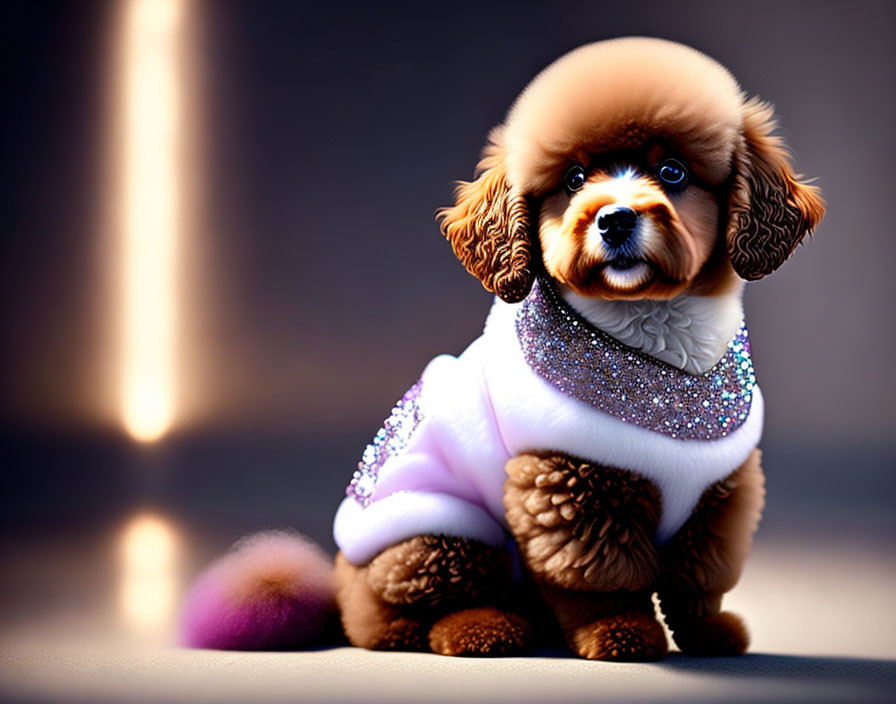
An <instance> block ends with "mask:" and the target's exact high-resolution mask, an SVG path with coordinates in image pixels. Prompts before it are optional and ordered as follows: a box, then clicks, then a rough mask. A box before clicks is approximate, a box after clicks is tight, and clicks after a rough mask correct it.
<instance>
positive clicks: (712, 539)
mask: <svg viewBox="0 0 896 704" xmlns="http://www.w3.org/2000/svg"><path fill="white" fill-rule="evenodd" d="M774 126H775V125H774V122H773V119H772V109H771V107H770V106H768V105H767V104H764V103H762V102H759V101H758V100H756V99H747V98H746V97H745V96H744V94H743V92H742V91H741V89H740V88H739V86H738V84H737V83H736V82H735V80H734V79H733V78H732V76H731V75H730V74H729V73H728V72H727V71H726V70H725V69H724V68H723V67H722V66H720V65H719V64H717V63H716V62H715V61H713V60H711V59H709V58H707V57H706V56H704V55H702V54H700V53H699V52H697V51H695V50H693V49H690V48H688V47H685V46H682V45H678V44H674V43H670V42H667V41H661V40H656V39H644V38H626V39H617V40H613V41H606V42H599V43H596V44H590V45H587V46H584V47H581V48H579V49H577V50H575V51H573V52H571V53H570V54H567V55H566V56H564V57H562V58H561V59H559V60H558V61H556V62H555V63H554V64H552V65H551V66H549V67H548V68H547V69H545V70H544V71H543V72H542V73H541V74H539V75H538V76H537V77H536V78H535V79H534V80H533V81H532V83H531V84H530V85H529V86H528V87H527V88H526V89H525V90H524V91H523V93H522V94H521V95H520V97H519V98H518V100H517V101H516V103H515V104H514V105H513V107H512V108H511V110H510V112H509V114H508V116H507V119H506V121H505V123H504V124H503V125H500V126H498V127H496V128H495V129H494V130H493V131H492V133H491V135H490V136H489V141H488V144H487V145H486V147H485V152H484V156H483V158H482V160H481V161H480V163H479V165H478V169H477V175H476V178H475V180H474V181H472V182H470V183H461V184H460V185H459V187H458V188H457V192H456V203H455V205H454V206H453V207H450V208H446V209H444V210H442V211H441V213H440V217H441V221H442V231H443V233H444V234H445V236H446V237H447V239H448V240H449V241H450V243H451V246H452V248H453V250H454V253H455V255H456V256H457V258H458V259H459V260H460V261H461V263H462V264H463V265H464V266H465V267H466V269H467V270H468V271H469V272H470V273H471V274H473V275H474V276H476V277H477V278H478V279H479V280H480V281H481V282H482V285H483V286H484V287H485V288H486V289H488V290H489V291H491V292H493V293H495V294H496V302H495V304H494V306H493V308H492V310H491V313H490V314H489V317H488V320H487V322H486V325H485V330H484V333H483V335H482V336H481V337H480V338H478V339H477V340H475V341H474V342H473V343H472V344H471V345H470V346H469V347H468V348H467V349H466V351H464V352H463V354H461V355H460V356H459V357H456V358H455V357H449V356H441V357H438V358H436V359H434V360H433V361H432V362H431V363H430V364H429V365H428V366H427V368H426V370H425V371H424V372H423V375H422V376H421V378H420V381H418V382H417V383H416V384H415V385H414V386H413V387H412V389H411V390H410V391H408V393H407V394H405V396H404V397H403V398H402V399H401V401H400V402H399V403H398V405H397V406H396V407H395V409H394V410H393V412H392V414H391V416H390V417H389V419H388V420H387V421H386V423H385V425H384V426H383V428H382V429H381V430H380V432H379V433H378V434H377V436H376V438H375V439H374V442H373V443H372V444H371V445H370V446H368V448H367V450H366V451H365V453H364V456H363V458H362V461H361V463H360V464H359V466H358V470H357V471H356V472H355V474H354V476H353V478H352V480H351V483H350V485H349V487H348V490H347V494H348V495H347V497H346V498H345V500H344V501H343V502H342V504H341V506H340V508H339V510H338V513H337V515H336V519H335V526H334V534H335V537H336V541H337V544H338V545H339V547H340V553H339V555H338V556H337V560H336V571H335V575H336V598H337V602H338V605H339V609H340V613H341V617H342V623H343V626H344V629H345V633H346V634H347V636H348V638H349V639H350V641H351V642H352V643H354V644H356V645H359V646H364V647H367V648H378V649H410V650H425V651H429V650H432V651H434V652H437V653H444V654H452V655H500V654H510V653H515V652H520V651H523V650H525V649H526V648H528V647H531V646H532V645H533V642H534V641H533V638H534V636H533V632H534V631H533V628H532V626H531V623H530V620H531V619H530V616H531V614H530V613H527V607H526V605H525V603H519V602H515V601H514V599H513V596H512V595H513V593H514V592H513V587H512V584H513V583H514V579H515V578H514V574H513V573H514V556H515V554H516V553H517V551H518V556H519V557H520V558H521V560H520V562H521V563H522V569H523V571H524V572H526V573H527V574H528V576H529V577H531V579H532V580H533V581H534V583H535V584H536V585H537V587H538V590H539V592H540V594H541V596H542V597H543V599H544V602H545V603H546V604H547V605H548V606H549V607H550V609H551V611H552V612H553V614H554V616H555V618H556V621H557V623H558V624H559V626H560V628H561V629H562V632H563V635H564V636H565V639H566V642H567V643H568V645H569V647H571V648H572V649H573V650H575V651H576V652H577V653H578V654H579V655H581V656H583V657H586V658H593V659H607V660H652V659H657V658H660V657H662V656H663V655H664V653H665V652H666V650H667V643H666V638H665V635H664V631H663V629H662V627H661V626H660V623H659V622H658V620H657V618H656V614H655V609H654V604H653V602H652V595H653V594H655V593H656V594H658V596H659V601H660V604H661V608H662V611H663V614H664V616H665V619H666V623H667V624H668V626H669V628H670V629H671V631H672V634H673V637H674V640H675V642H676V644H677V645H678V647H679V648H680V649H681V650H682V651H683V652H685V653H689V654H702V655H733V654H738V653H742V652H744V651H745V650H746V648H747V645H748V636H747V632H746V629H745V627H744V625H743V623H742V622H741V620H740V619H739V617H737V616H736V615H734V614H731V613H728V612H724V611H721V601H722V595H723V594H724V593H725V592H727V591H728V590H730V589H731V588H732V587H733V586H734V585H735V583H736V582H737V580H738V577H739V575H740V571H741V566H742V564H743V562H744V560H745V558H746V556H747V552H748V550H749V546H750V542H751V538H752V535H753V533H754V531H755V529H756V527H757V524H758V521H759V517H760V512H761V509H762V504H763V497H764V488H763V475H762V470H761V468H760V456H759V451H758V450H757V449H756V446H757V443H758V441H759V438H760V434H761V430H762V412H763V408H762V395H761V393H760V390H759V387H758V386H757V384H756V378H755V375H754V373H753V367H752V362H751V360H750V346H749V340H748V335H747V330H746V327H745V326H744V324H743V311H742V305H741V292H742V288H743V281H744V280H754V279H759V278H762V277H763V276H766V275H767V274H770V273H771V272H773V271H774V270H775V269H777V268H778V267H779V266H780V265H781V264H782V263H783V262H784V261H785V260H786V259H787V258H788V257H789V256H790V254H791V253H792V252H793V250H794V248H795V247H796V246H797V244H798V243H799V242H800V241H801V240H802V239H803V237H804V236H805V235H806V234H807V233H808V232H809V231H811V230H812V229H813V228H814V227H815V226H816V224H817V223H818V222H819V220H820V219H821V217H822V215H823V210H824V206H823V202H822V200H821V198H820V194H819V192H818V190H817V189H816V188H814V187H813V186H810V185H807V184H806V183H805V182H803V181H801V180H800V177H799V176H797V175H795V174H794V173H793V171H792V168H791V165H790V163H789V161H788V157H787V153H786V151H785V148H784V145H783V144H782V142H781V141H780V139H779V138H777V137H775V136H774V135H773V130H774Z"/></svg>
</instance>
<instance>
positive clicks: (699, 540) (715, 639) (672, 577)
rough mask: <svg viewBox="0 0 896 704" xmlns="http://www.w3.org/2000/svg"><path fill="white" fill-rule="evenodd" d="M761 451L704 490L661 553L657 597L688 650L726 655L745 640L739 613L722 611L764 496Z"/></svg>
mask: <svg viewBox="0 0 896 704" xmlns="http://www.w3.org/2000/svg"><path fill="white" fill-rule="evenodd" d="M760 460H761V453H760V452H759V450H754V451H753V452H752V453H751V454H750V456H749V457H748V458H747V461H746V462H744V464H743V465H741V467H739V468H738V469H737V470H736V471H735V472H733V473H732V474H731V475H729V476H728V477H727V478H725V479H723V480H722V481H720V482H717V483H716V484H713V485H712V486H711V487H710V488H709V489H707V490H706V491H705V492H704V494H703V496H702V497H701V498H700V502H699V504H698V505H697V508H696V509H695V511H694V513H693V514H692V515H691V517H690V518H689V519H688V522H687V523H686V524H685V525H684V526H683V527H682V529H681V530H680V531H679V532H678V534H677V535H676V536H675V537H674V538H673V539H672V540H671V541H670V542H669V544H668V545H666V546H665V547H664V548H663V551H662V553H661V559H662V565H663V572H662V575H661V578H660V585H659V590H658V592H659V596H660V602H661V605H662V609H663V613H664V614H665V617H666V623H667V624H668V626H669V628H670V629H671V630H672V633H673V638H674V639H675V642H676V644H677V645H678V647H679V648H681V650H682V651H683V652H686V653H692V654H701V655H707V654H718V655H722V654H725V655H731V654H737V653H741V652H744V651H745V650H746V648H747V645H748V644H749V638H748V636H747V631H746V628H745V626H744V625H743V623H742V622H741V621H740V618H739V617H737V616H736V615H734V614H727V613H724V612H721V603H722V594H724V593H725V592H727V591H729V590H730V589H731V588H732V587H734V585H735V584H736V583H737V581H738V579H739V578H740V573H741V569H742V567H743V563H744V561H745V560H746V558H747V554H748V553H749V550H750V545H751V543H752V539H753V534H754V533H755V532H756V528H757V527H758V525H759V518H760V516H761V513H762V506H763V503H764V498H765V478H764V476H763V474H762V467H761V465H760Z"/></svg>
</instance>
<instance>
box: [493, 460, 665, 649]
mask: <svg viewBox="0 0 896 704" xmlns="http://www.w3.org/2000/svg"><path fill="white" fill-rule="evenodd" d="M507 475H508V478H507V481H506V482H505V484H504V506H505V508H506V510H507V521H508V524H509V525H510V529H511V531H512V532H513V534H514V536H515V537H516V540H517V542H518V544H519V547H520V554H521V555H522V556H523V559H524V560H525V562H526V565H527V567H528V568H529V570H530V571H531V572H532V574H533V576H534V577H535V579H536V580H537V581H538V583H539V585H540V587H541V589H542V592H543V594H544V596H545V599H546V601H547V602H548V604H549V605H550V606H551V608H552V609H553V611H554V613H555V614H556V616H557V620H558V621H559V623H560V626H561V628H562V629H563V632H564V635H565V637H566V641H567V643H568V644H569V646H570V647H571V648H573V649H574V650H575V651H576V652H577V653H579V655H581V656H583V657H586V658H592V659H602V660H654V659H657V658H660V657H662V656H663V655H664V654H665V652H666V649H667V647H668V646H667V643H666V636H665V634H664V632H663V629H662V626H660V624H659V622H658V621H657V620H656V615H655V610H654V607H653V604H652V602H651V600H650V597H651V594H652V592H653V590H654V587H655V585H656V581H657V577H658V574H659V559H658V554H657V550H656V547H655V545H654V535H655V533H656V528H657V524H658V522H659V506H660V499H659V493H658V492H657V490H656V488H655V487H654V486H653V485H652V484H651V483H650V482H649V481H647V480H645V479H642V478H640V477H637V476H635V475H633V474H631V473H630V472H625V471H623V470H618V469H613V468H609V467H600V466H596V465H593V464H591V463H588V462H585V461H582V460H576V459H574V458H571V457H568V456H567V455H563V454H528V455H520V456H518V457H515V458H513V459H512V460H511V461H510V462H508V464H507Z"/></svg>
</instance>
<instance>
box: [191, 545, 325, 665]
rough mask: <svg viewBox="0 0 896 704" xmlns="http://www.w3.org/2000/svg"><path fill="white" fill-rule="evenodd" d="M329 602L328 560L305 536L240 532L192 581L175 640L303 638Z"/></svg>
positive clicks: (224, 643) (281, 642)
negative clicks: (237, 539)
mask: <svg viewBox="0 0 896 704" xmlns="http://www.w3.org/2000/svg"><path fill="white" fill-rule="evenodd" d="M332 610H333V566H332V562H331V560H330V558H329V557H327V556H326V554H324V552H323V551H322V550H321V549H320V548H319V547H318V546H317V545H315V544H314V543H313V542H311V541H310V540H309V539H308V538H305V537H304V536H301V535H298V534H295V533H287V532H268V533H258V534H255V535H252V536H249V537H247V538H244V539H243V540H241V541H240V542H239V543H237V544H236V545H235V546H234V547H233V548H232V549H231V551H230V552H229V553H228V554H227V555H225V556H224V557H222V558H221V559H219V560H218V561H217V562H215V563H214V564H212V565H211V567H209V568H208V569H207V570H206V571H205V572H204V573H203V574H202V575H201V576H200V577H199V579H198V580H197V581H196V582H195V584H194V585H193V586H192V588H191V589H190V591H189V594H188V595H187V599H186V602H185V604H184V607H183V611H182V613H181V642H182V643H183V644H184V645H186V646H188V647H192V648H214V649H218V650H287V649H296V648H301V647H303V646H307V645H309V644H311V643H313V642H314V641H315V639H316V638H318V637H319V636H320V634H321V633H322V632H323V630H324V628H325V626H326V624H327V619H328V617H329V615H330V614H331V612H332Z"/></svg>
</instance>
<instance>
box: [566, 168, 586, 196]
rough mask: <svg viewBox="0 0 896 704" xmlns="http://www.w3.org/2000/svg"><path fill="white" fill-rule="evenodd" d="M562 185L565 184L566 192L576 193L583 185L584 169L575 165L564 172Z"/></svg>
mask: <svg viewBox="0 0 896 704" xmlns="http://www.w3.org/2000/svg"><path fill="white" fill-rule="evenodd" d="M563 183H565V184H566V188H567V189H568V190H570V191H578V190H579V189H580V188H581V187H582V186H584V185H585V169H583V168H582V167H581V166H579V165H578V164H576V165H575V166H573V167H572V168H571V169H570V170H569V171H567V172H566V176H564V177H563Z"/></svg>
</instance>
